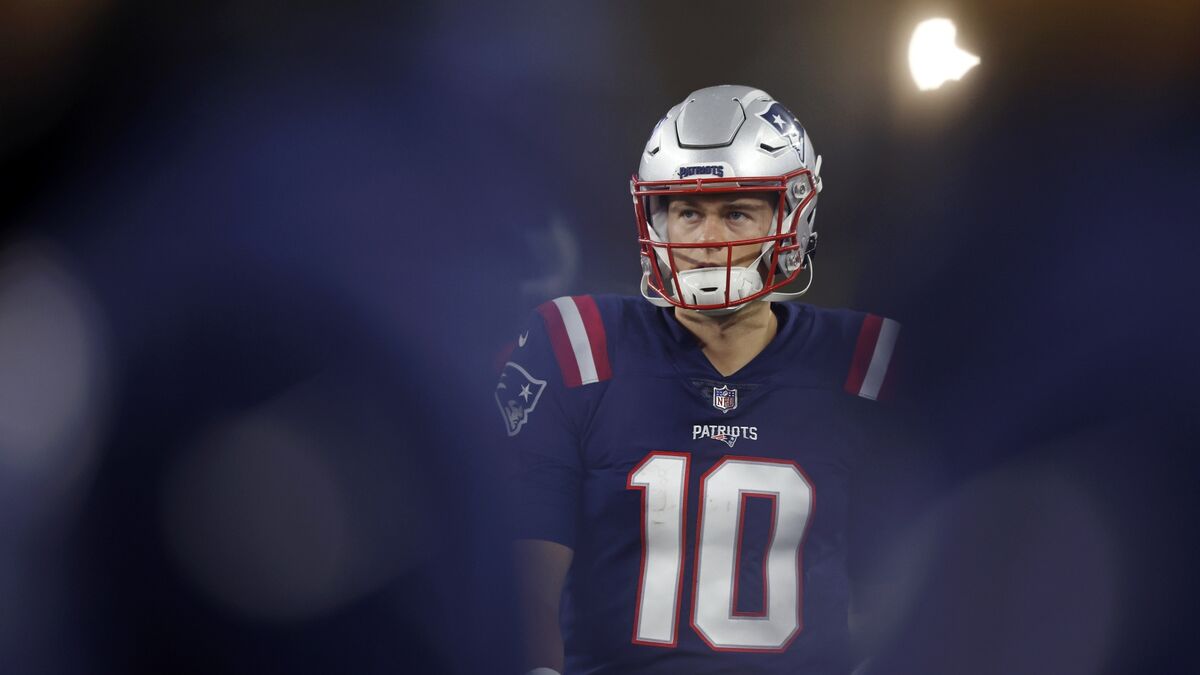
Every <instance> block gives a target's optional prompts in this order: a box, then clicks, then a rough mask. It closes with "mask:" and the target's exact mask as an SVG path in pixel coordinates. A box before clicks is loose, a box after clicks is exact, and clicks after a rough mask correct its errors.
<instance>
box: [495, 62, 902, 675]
mask: <svg viewBox="0 0 1200 675" xmlns="http://www.w3.org/2000/svg"><path fill="white" fill-rule="evenodd" d="M820 167H821V159H820V157H818V156H817V155H816V153H815V152H814V150H813V144H812V141H811V139H810V138H809V136H808V134H807V133H806V131H805V130H804V128H803V127H802V126H801V125H800V123H799V122H798V121H797V120H796V118H795V116H794V115H793V114H792V113H791V112H790V111H789V110H788V109H787V108H786V107H784V106H783V105H782V104H781V103H779V102H778V101H776V100H774V99H773V98H772V97H771V96H770V95H768V94H767V93H766V92H764V91H761V90H758V89H754V88H751V87H743V86H717V87H709V88H706V89H701V90H699V91H696V92H693V93H692V94H690V95H689V96H688V97H687V98H685V99H684V100H683V101H682V102H681V103H679V104H678V105H676V106H674V107H672V108H671V109H670V110H669V111H668V112H667V114H666V116H664V117H663V118H662V119H661V120H660V121H659V123H658V125H657V126H656V127H655V128H654V131H653V132H652V133H651V135H650V140H649V141H648V142H647V143H646V147H645V149H644V151H643V152H642V155H641V164H640V166H639V168H638V171H637V174H636V175H634V176H633V179H632V182H631V191H632V197H633V206H634V212H635V214H636V219H637V227H638V240H639V242H640V252H641V266H642V280H641V291H642V292H641V295H642V296H643V297H640V298H639V297H636V296H635V297H618V296H575V297H563V298H558V299H556V300H554V301H552V302H548V303H546V304H544V305H542V306H541V307H539V308H538V309H537V311H536V312H535V314H534V318H533V320H532V322H531V323H530V324H529V326H528V330H527V331H526V332H524V333H522V334H521V336H520V338H519V340H518V346H517V347H516V348H515V350H514V352H513V354H512V356H511V358H510V359H509V361H508V362H507V363H506V364H505V366H504V370H503V373H502V375H501V379H500V382H499V384H498V385H497V389H496V403H497V404H498V405H499V408H500V411H501V414H502V416H503V419H504V424H505V428H506V431H507V436H508V441H507V442H508V443H510V444H511V450H512V452H513V453H514V455H515V456H516V458H517V460H518V461H517V466H518V471H517V475H516V477H515V480H514V481H513V484H514V489H515V498H516V503H517V515H518V526H517V527H518V532H517V539H518V540H517V542H516V543H515V555H516V559H517V567H518V576H519V580H520V583H521V587H522V598H523V601H524V609H525V611H524V628H525V633H526V636H527V637H526V639H527V645H526V647H527V653H528V657H529V666H530V668H532V669H534V670H532V671H531V672H535V673H538V674H539V675H541V674H547V673H571V674H574V673H717V672H721V673H726V672H737V673H835V672H843V673H844V672H849V671H850V669H851V667H852V666H851V663H850V654H849V652H850V650H849V649H848V644H849V630H848V628H847V614H848V606H849V596H850V591H849V587H850V584H849V577H848V572H847V551H846V549H847V526H848V525H847V521H848V517H849V500H848V486H849V482H850V476H851V474H852V472H853V471H854V470H855V468H856V467H857V466H858V465H859V464H860V463H861V461H862V458H863V456H864V453H865V452H867V450H868V449H869V448H868V445H869V440H870V439H869V436H868V434H866V433H865V431H864V429H865V425H864V424H862V420H863V419H864V416H866V417H868V418H869V417H870V416H871V415H873V414H874V406H875V404H874V403H873V401H874V400H876V399H878V398H880V397H882V396H884V395H885V394H887V392H888V390H889V389H890V387H891V380H892V379H894V378H893V377H889V374H890V373H889V371H890V370H891V368H890V364H891V356H892V351H893V348H894V346H895V343H896V338H897V335H898V333H899V325H898V324H897V323H896V322H894V321H892V320H890V319H885V318H881V317H878V316H874V315H870V314H864V313H860V312H854V311H848V310H829V309H821V308H817V307H813V306H809V305H803V304H799V303H784V302H780V301H785V300H789V299H792V298H794V297H796V296H798V295H800V294H802V293H803V292H804V291H805V290H807V286H808V283H809V282H811V279H812V253H813V250H814V248H815V243H816V232H815V231H814V229H813V225H814V217H815V214H816V206H817V196H818V194H819V193H820V192H821V189H822V183H821V176H820ZM560 618H561V623H560Z"/></svg>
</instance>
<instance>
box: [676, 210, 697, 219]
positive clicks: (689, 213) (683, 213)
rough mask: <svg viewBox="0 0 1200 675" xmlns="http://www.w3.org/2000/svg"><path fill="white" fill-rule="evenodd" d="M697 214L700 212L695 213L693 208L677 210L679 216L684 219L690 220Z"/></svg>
mask: <svg viewBox="0 0 1200 675" xmlns="http://www.w3.org/2000/svg"><path fill="white" fill-rule="evenodd" d="M698 215H700V214H699V213H697V212H696V210H695V209H680V211H679V217H680V218H683V219H684V220H692V219H694V218H696V217H697V216H698Z"/></svg>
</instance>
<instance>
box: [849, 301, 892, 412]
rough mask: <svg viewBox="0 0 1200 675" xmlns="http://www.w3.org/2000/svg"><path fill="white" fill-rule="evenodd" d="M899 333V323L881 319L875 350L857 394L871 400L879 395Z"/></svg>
mask: <svg viewBox="0 0 1200 675" xmlns="http://www.w3.org/2000/svg"><path fill="white" fill-rule="evenodd" d="M899 334H900V324H899V323H897V322H895V321H892V320H891V319H884V320H883V324H882V325H881V326H880V327H879V338H878V339H877V340H875V351H874V352H873V353H872V354H871V365H869V366H867V376H866V377H864V378H863V383H862V388H861V389H859V390H858V395H859V396H862V397H863V398H869V399H871V400H872V401H874V400H875V399H876V398H878V397H879V390H880V389H881V388H882V387H883V378H884V377H885V376H886V375H887V371H888V364H889V363H891V361H892V348H893V347H895V345H896V336H897V335H899Z"/></svg>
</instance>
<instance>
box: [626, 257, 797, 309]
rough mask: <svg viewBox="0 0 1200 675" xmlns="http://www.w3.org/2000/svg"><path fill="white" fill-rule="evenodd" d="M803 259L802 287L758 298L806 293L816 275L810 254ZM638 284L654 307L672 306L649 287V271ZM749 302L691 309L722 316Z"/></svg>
mask: <svg viewBox="0 0 1200 675" xmlns="http://www.w3.org/2000/svg"><path fill="white" fill-rule="evenodd" d="M760 257H761V256H760ZM804 259H805V261H806V262H805V265H804V267H805V269H807V270H808V283H806V284H804V288H802V289H800V290H798V291H793V292H790V293H786V292H782V291H775V292H774V293H768V294H767V295H765V296H763V297H761V298H759V300H766V301H771V300H779V301H784V302H786V301H788V300H794V299H796V298H798V297H800V296H802V295H804V294H805V293H807V292H808V289H810V288H812V283H813V279H814V278H815V277H816V274H817V271H816V267H815V266H814V265H813V259H812V256H811V255H808V254H805V256H804ZM639 286H640V289H639V290H640V291H641V293H642V297H643V298H645V299H646V300H647V301H649V302H650V304H652V305H655V306H656V307H673V306H674V305H672V304H671V303H670V302H669V301H668V300H667V299H666V298H664V297H662V296H661V295H659V294H658V292H657V291H653V290H652V289H651V288H650V272H648V271H647V272H643V273H642V281H641V283H640V284H639ZM749 304H750V303H748V302H743V303H739V304H737V305H734V306H732V307H723V308H721V309H698V310H693V311H697V312H700V313H701V314H707V315H709V316H724V315H727V314H732V313H734V312H736V311H738V310H739V309H741V308H743V307H745V306H746V305H749Z"/></svg>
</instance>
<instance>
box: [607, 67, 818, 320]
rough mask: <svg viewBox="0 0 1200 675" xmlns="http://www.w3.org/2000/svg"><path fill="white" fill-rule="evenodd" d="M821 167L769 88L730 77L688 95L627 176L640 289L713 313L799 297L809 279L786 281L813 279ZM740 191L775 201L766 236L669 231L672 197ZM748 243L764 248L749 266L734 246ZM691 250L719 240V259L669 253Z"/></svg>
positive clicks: (663, 302)
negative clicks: (700, 263) (681, 235)
mask: <svg viewBox="0 0 1200 675" xmlns="http://www.w3.org/2000/svg"><path fill="white" fill-rule="evenodd" d="M820 170H821V158H820V157H818V156H817V155H816V153H815V152H814V150H813V145H812V141H811V140H810V139H809V137H808V134H807V133H805V131H804V127H802V126H801V125H800V122H799V121H797V120H796V117H795V116H794V115H793V114H792V113H791V111H789V110H788V109H787V108H786V107H784V106H783V104H782V103H780V102H778V101H776V100H775V99H773V98H772V97H771V95H770V94H767V93H766V92H764V91H762V90H760V89H754V88H752V87H743V86H734V85H721V86H716V87H707V88H705V89H700V90H697V91H694V92H692V93H691V94H689V95H688V96H687V98H685V99H684V100H683V102H681V103H679V104H678V105H676V106H674V107H673V108H671V109H670V110H669V111H667V114H666V116H664V117H663V118H662V119H661V120H659V122H658V124H657V125H656V126H655V127H654V131H653V132H651V134H650V140H649V141H648V142H647V143H646V148H645V150H644V151H643V152H642V159H641V164H640V166H639V167H638V171H637V173H636V174H634V175H633V178H632V180H631V181H630V192H631V193H632V195H633V206H634V212H635V214H636V216H637V225H638V242H639V244H640V245H641V262H642V281H641V291H642V296H643V297H645V298H646V299H647V300H649V301H650V302H652V303H654V304H656V305H659V306H662V307H669V306H675V307H681V308H684V309H693V310H698V311H700V312H704V313H706V314H717V315H719V314H728V313H731V312H734V311H737V310H738V309H740V308H742V307H745V306H746V305H747V304H748V303H750V302H752V301H754V300H787V299H791V298H794V297H797V296H799V295H802V294H803V293H804V292H805V291H807V290H808V285H805V287H804V288H803V289H801V290H799V291H791V292H788V291H785V290H783V289H784V287H785V286H788V285H789V284H792V283H793V282H795V281H796V280H797V279H798V278H799V276H800V274H801V272H802V271H805V270H807V271H808V272H809V274H810V277H809V280H808V281H809V284H811V282H812V278H811V274H812V257H811V254H812V252H813V251H814V249H815V247H816V240H817V234H816V232H815V231H814V230H813V219H814V218H815V216H816V208H817V194H818V193H820V192H821V187H822V186H821V176H820ZM739 192H753V193H758V194H760V195H762V196H764V197H766V198H767V199H768V200H769V203H771V204H772V205H773V212H772V222H773V224H772V226H771V228H770V230H769V231H768V232H767V233H766V234H765V235H763V236H757V237H753V238H748V239H738V240H731V241H704V242H673V241H670V240H669V239H668V233H667V211H668V204H669V201H670V199H671V198H673V197H679V196H682V195H707V196H712V195H713V194H728V193H739ZM751 244H755V245H758V246H760V248H761V254H760V255H758V257H757V258H756V259H755V260H753V261H752V262H751V263H749V264H748V265H738V264H735V263H736V262H737V261H735V259H734V247H736V246H747V245H751ZM697 248H704V249H709V250H712V249H714V248H723V249H724V250H725V255H724V258H725V264H724V266H720V265H718V266H707V267H700V268H697V269H685V270H681V269H680V268H679V267H678V265H677V261H676V255H677V254H681V255H686V254H687V252H686V249H697ZM681 250H682V253H680V252H681ZM751 250H753V249H751Z"/></svg>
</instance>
